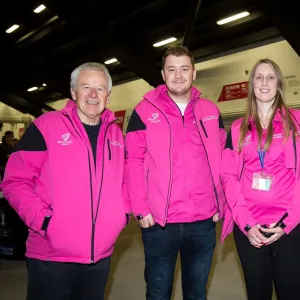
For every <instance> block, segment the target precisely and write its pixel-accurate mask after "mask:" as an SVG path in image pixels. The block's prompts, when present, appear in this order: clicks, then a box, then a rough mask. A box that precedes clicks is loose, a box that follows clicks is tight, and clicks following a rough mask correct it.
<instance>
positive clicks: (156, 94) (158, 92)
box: [144, 84, 201, 107]
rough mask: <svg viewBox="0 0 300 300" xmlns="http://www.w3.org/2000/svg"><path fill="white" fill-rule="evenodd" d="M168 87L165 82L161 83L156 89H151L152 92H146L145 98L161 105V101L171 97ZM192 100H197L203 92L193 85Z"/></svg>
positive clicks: (156, 104)
mask: <svg viewBox="0 0 300 300" xmlns="http://www.w3.org/2000/svg"><path fill="white" fill-rule="evenodd" d="M167 91H168V89H167V86H166V85H165V84H162V85H159V86H158V87H157V88H156V89H154V90H151V91H150V92H148V93H146V94H145V95H144V99H146V100H147V101H149V102H150V103H152V104H153V105H155V106H158V107H161V101H164V100H167V99H170V100H172V99H171V98H170V96H169V95H168V93H167ZM191 95H192V96H191V100H190V101H194V100H197V99H198V98H199V97H200V95H201V92H200V91H199V90H198V89H197V88H196V87H194V86H193V87H192V93H191Z"/></svg>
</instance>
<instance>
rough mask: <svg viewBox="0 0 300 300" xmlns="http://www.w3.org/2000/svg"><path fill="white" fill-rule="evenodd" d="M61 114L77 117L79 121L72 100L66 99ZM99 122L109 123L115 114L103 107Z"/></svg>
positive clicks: (75, 106)
mask: <svg viewBox="0 0 300 300" xmlns="http://www.w3.org/2000/svg"><path fill="white" fill-rule="evenodd" d="M62 112H63V114H65V115H68V116H69V117H70V118H72V119H74V118H76V119H78V120H77V121H79V122H81V121H80V119H79V116H78V112H77V105H76V102H75V101H73V100H68V102H67V104H66V106H65V107H64V108H63V109H62ZM100 119H101V123H102V124H103V123H110V122H112V121H114V120H115V119H116V117H115V114H114V113H113V112H112V111H111V110H109V109H107V108H106V109H105V110H104V111H103V113H102V114H101V118H100Z"/></svg>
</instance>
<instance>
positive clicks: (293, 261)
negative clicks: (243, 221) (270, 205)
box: [233, 225, 300, 300]
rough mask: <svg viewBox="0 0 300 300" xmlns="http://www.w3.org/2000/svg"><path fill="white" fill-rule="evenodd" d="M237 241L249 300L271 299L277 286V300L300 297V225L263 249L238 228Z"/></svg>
mask: <svg viewBox="0 0 300 300" xmlns="http://www.w3.org/2000/svg"><path fill="white" fill-rule="evenodd" d="M233 234H234V240H235V244H236V247H237V251H238V254H239V257H240V261H241V265H242V268H243V272H244V278H245V282H246V288H247V294H248V300H271V299H272V292H273V283H274V287H275V292H276V296H277V300H291V299H299V297H300V295H299V294H300V280H299V272H300V226H299V225H298V226H297V227H296V228H295V229H294V230H293V231H292V232H291V233H290V234H289V235H284V236H282V237H281V238H280V239H279V240H277V241H276V242H274V243H272V244H270V245H269V246H266V247H263V248H255V247H254V246H252V245H251V244H250V241H249V240H248V238H247V237H246V236H245V235H244V234H243V233H242V232H241V231H240V229H239V228H238V227H237V225H235V227H234V230H233Z"/></svg>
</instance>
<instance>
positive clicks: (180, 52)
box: [162, 45, 195, 69]
mask: <svg viewBox="0 0 300 300" xmlns="http://www.w3.org/2000/svg"><path fill="white" fill-rule="evenodd" d="M170 55H174V56H177V57H179V56H188V57H189V58H190V60H191V64H192V66H193V68H195V60H194V56H193V54H192V52H191V51H190V50H189V49H188V48H186V47H184V46H180V45H175V46H172V47H170V48H168V49H167V51H166V52H165V54H164V56H163V58H162V69H163V68H164V67H165V63H166V58H167V57H168V56H170Z"/></svg>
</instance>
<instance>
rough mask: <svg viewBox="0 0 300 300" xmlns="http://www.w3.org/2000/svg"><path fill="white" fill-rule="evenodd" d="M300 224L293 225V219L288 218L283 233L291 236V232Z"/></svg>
mask: <svg viewBox="0 0 300 300" xmlns="http://www.w3.org/2000/svg"><path fill="white" fill-rule="evenodd" d="M298 224H299V222H297V224H293V223H292V222H291V219H290V218H289V219H288V218H286V219H285V220H284V225H285V227H284V228H283V231H284V233H285V234H290V232H291V231H292V230H293V229H294V228H295V227H296V226H297V225H298Z"/></svg>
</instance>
